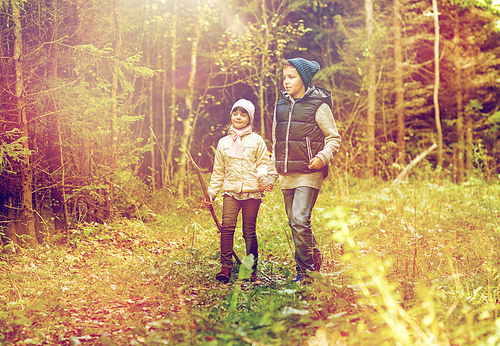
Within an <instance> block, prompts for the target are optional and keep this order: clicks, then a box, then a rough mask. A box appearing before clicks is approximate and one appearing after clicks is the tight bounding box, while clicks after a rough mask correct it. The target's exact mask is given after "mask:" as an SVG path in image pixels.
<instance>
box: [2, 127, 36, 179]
mask: <svg viewBox="0 0 500 346" xmlns="http://www.w3.org/2000/svg"><path fill="white" fill-rule="evenodd" d="M0 136H1V137H0V174H1V173H2V172H3V171H5V172H7V173H14V174H15V173H16V172H15V171H13V170H12V165H11V161H10V160H12V161H17V162H19V161H21V160H22V158H23V157H24V156H25V155H30V154H31V150H29V149H27V148H25V147H24V145H23V142H24V141H25V140H26V137H21V134H20V131H19V130H18V129H13V130H11V131H7V132H5V133H3V134H0Z"/></svg>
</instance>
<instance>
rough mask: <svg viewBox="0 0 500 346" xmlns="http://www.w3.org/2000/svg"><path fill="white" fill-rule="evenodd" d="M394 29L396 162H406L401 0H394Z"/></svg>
mask: <svg viewBox="0 0 500 346" xmlns="http://www.w3.org/2000/svg"><path fill="white" fill-rule="evenodd" d="M393 25H394V27H393V29H394V84H395V87H396V88H395V89H396V90H395V94H396V100H395V102H396V103H395V105H394V112H395V113H396V117H397V122H398V125H397V126H398V134H397V139H396V144H397V147H398V158H397V159H396V162H401V163H403V164H404V163H405V161H406V159H405V157H406V142H405V133H406V126H405V105H404V102H405V100H404V88H403V82H404V77H403V67H402V66H403V53H402V45H401V13H400V3H399V0H394V12H393Z"/></svg>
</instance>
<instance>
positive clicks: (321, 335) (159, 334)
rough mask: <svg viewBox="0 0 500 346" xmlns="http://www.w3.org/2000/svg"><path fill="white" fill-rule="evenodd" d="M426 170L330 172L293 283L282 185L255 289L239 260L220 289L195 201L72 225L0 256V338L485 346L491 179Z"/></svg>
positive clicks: (489, 336) (240, 247) (499, 333)
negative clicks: (306, 268) (308, 258)
mask: <svg viewBox="0 0 500 346" xmlns="http://www.w3.org/2000/svg"><path fill="white" fill-rule="evenodd" d="M423 177H424V175H422V176H421V177H420V178H418V175H417V179H415V180H414V181H413V182H411V183H407V184H404V185H400V186H398V187H394V186H391V185H390V183H388V182H384V181H380V180H358V179H355V178H352V177H346V176H342V177H332V178H330V180H329V181H328V182H326V183H325V185H324V187H323V188H322V190H321V192H320V195H319V198H318V202H317V205H316V208H315V210H314V212H313V218H312V221H313V229H314V234H315V236H316V238H317V240H318V242H319V245H320V247H321V249H322V253H323V255H324V266H323V269H322V272H321V275H315V278H316V280H315V281H314V282H313V283H312V284H311V285H308V286H298V285H297V284H295V283H293V282H292V279H293V278H294V276H295V273H294V270H295V269H294V267H295V262H294V258H293V252H294V248H293V241H292V239H291V235H290V231H289V227H288V225H287V220H286V216H285V212H284V206H283V199H282V195H281V191H280V190H279V187H278V188H277V189H275V190H274V191H272V192H271V193H269V194H268V195H267V197H266V198H265V199H264V200H263V203H262V206H261V211H260V214H259V218H258V229H257V232H258V236H259V271H260V276H261V278H262V279H263V284H262V285H260V286H251V285H249V284H248V283H245V282H243V281H241V280H239V279H238V275H237V274H236V272H237V271H238V269H241V268H238V266H235V270H234V271H235V273H234V274H235V275H233V278H232V280H231V282H230V283H229V284H228V285H221V284H219V283H217V282H216V280H215V279H214V276H215V274H216V273H217V271H218V270H219V263H218V257H219V238H218V234H217V231H216V228H215V226H214V225H213V221H212V220H211V216H210V214H209V213H208V212H207V211H206V210H204V208H203V203H202V201H201V199H200V198H199V199H193V200H194V201H195V202H190V203H180V202H178V203H175V204H173V205H176V207H175V208H172V210H170V211H169V212H168V213H165V214H159V213H157V214H155V215H152V214H150V215H152V216H151V217H152V218H154V222H152V223H149V224H145V223H143V222H141V221H137V220H117V221H116V222H115V223H113V224H111V225H108V226H104V225H96V224H94V225H80V226H79V227H78V228H77V229H75V230H73V231H72V232H71V234H72V237H71V245H70V246H69V247H67V246H60V245H57V244H50V243H48V244H45V245H44V246H43V247H40V248H38V249H34V250H28V251H26V250H24V251H21V253H17V254H12V253H11V252H6V251H4V252H3V253H2V255H1V257H0V270H1V274H2V275H3V278H4V280H0V291H1V292H2V293H0V327H2V328H3V329H2V328H0V340H1V342H3V343H4V344H15V343H17V342H24V344H30V343H31V344H36V343H37V342H38V343H42V342H46V343H53V342H56V341H57V342H66V343H72V344H75V345H76V344H78V342H82V343H84V344H85V343H86V344H119V345H129V344H130V345H163V344H171V345H174V344H175V345H250V344H251V345H311V346H312V345H374V344H377V345H497V344H498V343H499V342H500V314H499V311H498V304H497V302H498V299H499V288H500V281H499V279H500V278H499V272H498V267H499V262H500V259H499V254H498V248H499V245H500V244H499V240H500V237H499V231H500V222H499V220H500V185H499V183H498V181H494V182H489V183H486V182H484V181H482V180H480V179H470V180H469V181H468V182H467V183H465V184H463V185H462V186H456V185H453V184H449V183H443V182H440V183H439V184H438V183H436V181H437V180H430V179H424V178H423ZM218 203H219V202H217V201H216V203H215V209H216V212H217V213H218V214H219V215H220V211H221V205H220V204H218ZM240 227H241V225H239V226H238V229H237V231H236V236H235V250H236V252H237V254H238V255H239V256H240V258H242V259H243V257H244V254H245V248H244V246H245V245H244V241H243V239H242V234H241V229H240ZM246 260H248V259H245V261H246ZM245 261H244V262H245ZM247 266H248V264H247ZM92 309H94V310H92ZM47 317H50V318H47ZM97 318H98V320H97V321H96V319H97ZM103 321H104V322H103ZM49 322H50V323H49ZM70 341H71V342H70ZM83 341H85V342H83Z"/></svg>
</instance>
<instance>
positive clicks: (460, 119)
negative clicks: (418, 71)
mask: <svg viewBox="0 0 500 346" xmlns="http://www.w3.org/2000/svg"><path fill="white" fill-rule="evenodd" d="M453 46H454V57H455V58H454V59H453V62H454V64H455V71H454V76H455V101H456V106H457V123H456V124H457V138H458V140H457V147H458V148H457V151H458V152H457V154H458V155H457V162H456V167H457V176H456V183H457V184H461V183H462V182H463V181H464V177H465V171H464V169H465V162H464V161H465V157H464V152H465V130H464V105H463V95H462V65H461V63H460V56H461V53H462V52H461V49H460V20H459V14H458V6H457V7H456V8H455V25H454V27H453Z"/></svg>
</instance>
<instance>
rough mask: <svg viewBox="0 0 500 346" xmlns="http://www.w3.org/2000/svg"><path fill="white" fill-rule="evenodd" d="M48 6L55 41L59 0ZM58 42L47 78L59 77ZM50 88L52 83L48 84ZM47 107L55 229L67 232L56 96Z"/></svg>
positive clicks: (52, 48) (51, 51)
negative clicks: (50, 12)
mask: <svg viewBox="0 0 500 346" xmlns="http://www.w3.org/2000/svg"><path fill="white" fill-rule="evenodd" d="M46 4H47V7H49V8H51V9H52V11H53V16H52V20H50V21H49V22H48V27H47V29H48V31H47V37H48V40H49V41H50V42H54V41H55V39H56V37H57V5H58V4H57V0H50V1H47V3H46ZM57 47H58V46H57V44H55V43H51V44H50V45H49V52H48V56H49V58H48V59H47V69H46V75H45V77H46V79H50V78H53V79H54V80H56V79H57ZM47 88H50V85H47ZM47 109H48V112H49V114H51V115H50V116H49V117H48V118H47V120H48V121H49V124H50V125H49V126H48V140H47V142H48V146H49V147H48V149H47V157H48V160H49V167H48V171H49V173H50V177H51V178H52V181H51V186H52V187H51V199H52V215H53V220H54V230H55V231H56V233H57V232H59V231H61V230H62V231H63V232H64V234H67V231H68V227H67V220H66V218H65V214H67V212H66V213H65V209H66V208H65V206H66V202H65V198H64V191H63V189H64V186H63V182H62V179H61V178H62V176H63V175H64V173H63V170H64V166H63V160H64V159H63V157H62V148H61V146H62V143H61V141H60V139H61V135H60V128H61V126H60V123H59V114H58V112H57V105H56V100H55V98H54V97H52V98H49V99H48V100H47Z"/></svg>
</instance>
